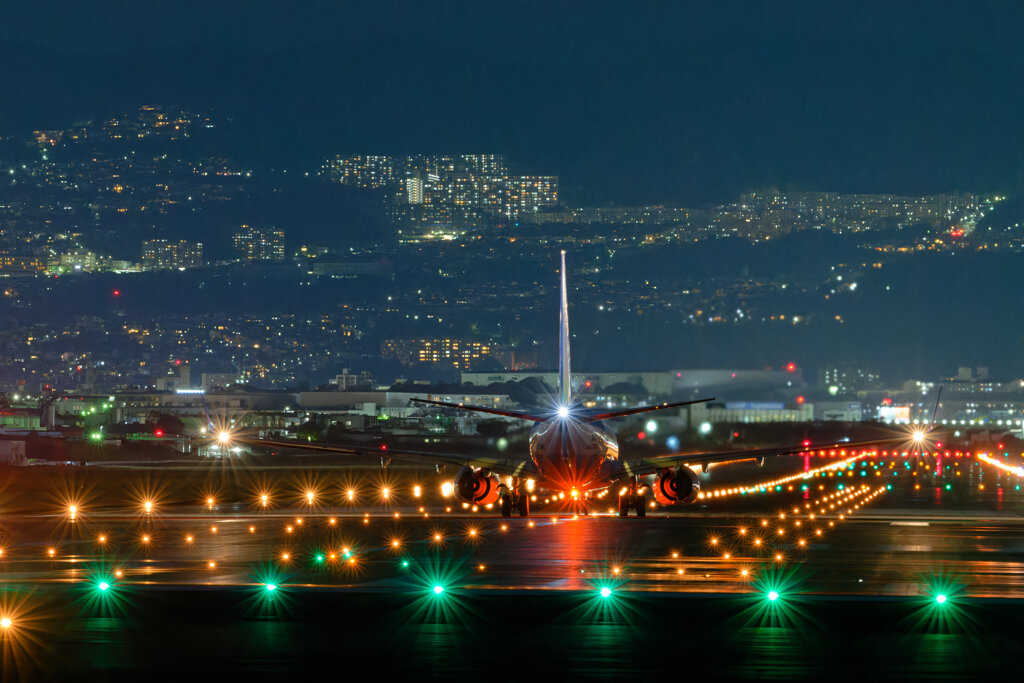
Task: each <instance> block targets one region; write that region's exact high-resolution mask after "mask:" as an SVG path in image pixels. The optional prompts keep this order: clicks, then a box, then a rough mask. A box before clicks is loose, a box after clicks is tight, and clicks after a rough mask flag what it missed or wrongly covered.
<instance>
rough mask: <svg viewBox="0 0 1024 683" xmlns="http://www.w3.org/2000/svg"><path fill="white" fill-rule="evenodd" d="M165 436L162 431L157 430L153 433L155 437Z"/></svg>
mask: <svg viewBox="0 0 1024 683" xmlns="http://www.w3.org/2000/svg"><path fill="white" fill-rule="evenodd" d="M163 435H164V430H162V429H157V430H155V431H154V432H153V436H163Z"/></svg>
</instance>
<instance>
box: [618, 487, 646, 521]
mask: <svg viewBox="0 0 1024 683" xmlns="http://www.w3.org/2000/svg"><path fill="white" fill-rule="evenodd" d="M631 508H632V509H634V510H636V516H637V517H646V516H647V494H646V493H638V492H637V490H636V489H634V488H630V489H628V490H627V491H626V492H625V493H623V494H620V495H619V517H629V511H630V509H631Z"/></svg>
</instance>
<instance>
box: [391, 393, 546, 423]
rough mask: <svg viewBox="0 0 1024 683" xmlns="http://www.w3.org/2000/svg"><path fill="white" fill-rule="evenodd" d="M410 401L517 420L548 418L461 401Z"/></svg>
mask: <svg viewBox="0 0 1024 683" xmlns="http://www.w3.org/2000/svg"><path fill="white" fill-rule="evenodd" d="M409 400H410V401H414V402H416V403H428V404H430V405H432V406H444V407H445V408H457V409H458V410H472V411H475V412H477V413H488V414H490V415H500V416H501V417H514V418H516V419H517V420H530V421H531V422H543V421H544V420H547V419H549V417H538V416H537V415H530V414H529V413H521V412H519V411H516V410H501V409H499V408H484V407H483V406H466V405H462V404H461V403H447V402H445V401H431V400H430V399H426V398H411V399H409Z"/></svg>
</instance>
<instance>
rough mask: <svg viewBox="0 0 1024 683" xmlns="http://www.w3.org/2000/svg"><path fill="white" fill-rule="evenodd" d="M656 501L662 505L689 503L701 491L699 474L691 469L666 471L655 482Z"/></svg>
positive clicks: (683, 468) (677, 468) (679, 468)
mask: <svg viewBox="0 0 1024 683" xmlns="http://www.w3.org/2000/svg"><path fill="white" fill-rule="evenodd" d="M651 488H653V489H654V499H655V500H656V501H658V503H660V504H661V505H674V504H676V503H689V502H690V501H691V500H693V499H694V498H696V497H697V492H698V491H700V480H699V479H697V473H696V472H694V471H693V470H691V469H690V468H689V467H676V468H675V469H671V470H669V469H666V470H664V471H663V472H661V474H659V475H658V476H657V478H656V479H655V480H654V486H652V487H651Z"/></svg>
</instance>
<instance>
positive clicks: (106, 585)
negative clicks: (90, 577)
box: [96, 581, 110, 591]
mask: <svg viewBox="0 0 1024 683" xmlns="http://www.w3.org/2000/svg"><path fill="white" fill-rule="evenodd" d="M96 587H97V588H99V589H100V590H101V591H105V590H107V589H108V588H110V584H109V583H107V582H106V581H100V582H99V583H98V584H96Z"/></svg>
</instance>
